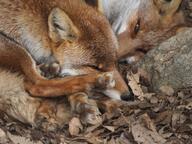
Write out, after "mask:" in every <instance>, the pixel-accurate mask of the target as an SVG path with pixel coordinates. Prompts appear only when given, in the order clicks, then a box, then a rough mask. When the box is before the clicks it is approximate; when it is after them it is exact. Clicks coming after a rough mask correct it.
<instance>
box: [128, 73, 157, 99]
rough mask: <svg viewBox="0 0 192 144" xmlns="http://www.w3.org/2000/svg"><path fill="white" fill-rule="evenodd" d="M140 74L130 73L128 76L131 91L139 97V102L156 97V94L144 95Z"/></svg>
mask: <svg viewBox="0 0 192 144" xmlns="http://www.w3.org/2000/svg"><path fill="white" fill-rule="evenodd" d="M139 78H140V74H139V73H136V74H133V73H130V74H128V75H127V79H128V81H129V82H128V85H129V86H130V88H131V90H132V91H133V94H134V95H135V96H137V97H138V99H139V100H141V101H143V100H144V98H150V97H152V96H153V95H154V93H144V92H143V89H142V86H141V85H140V81H139Z"/></svg>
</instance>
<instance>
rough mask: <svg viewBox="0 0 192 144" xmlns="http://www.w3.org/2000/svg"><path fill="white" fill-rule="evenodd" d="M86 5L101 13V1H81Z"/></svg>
mask: <svg viewBox="0 0 192 144" xmlns="http://www.w3.org/2000/svg"><path fill="white" fill-rule="evenodd" d="M83 1H84V2H85V3H86V4H88V5H90V6H92V7H94V8H96V9H97V10H98V11H100V12H102V13H103V3H102V0H83Z"/></svg>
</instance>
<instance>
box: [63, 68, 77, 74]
mask: <svg viewBox="0 0 192 144" xmlns="http://www.w3.org/2000/svg"><path fill="white" fill-rule="evenodd" d="M61 75H64V76H65V75H70V76H76V75H79V73H78V72H77V71H76V70H75V69H65V68H63V69H62V71H61Z"/></svg>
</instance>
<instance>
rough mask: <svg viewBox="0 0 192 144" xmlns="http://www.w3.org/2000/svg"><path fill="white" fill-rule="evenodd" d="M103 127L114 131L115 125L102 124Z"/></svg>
mask: <svg viewBox="0 0 192 144" xmlns="http://www.w3.org/2000/svg"><path fill="white" fill-rule="evenodd" d="M103 127H104V128H106V129H108V130H109V131H111V132H114V131H115V127H114V126H103Z"/></svg>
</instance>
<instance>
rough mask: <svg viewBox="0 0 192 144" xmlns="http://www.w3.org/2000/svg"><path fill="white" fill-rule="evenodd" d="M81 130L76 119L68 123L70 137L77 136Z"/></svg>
mask: <svg viewBox="0 0 192 144" xmlns="http://www.w3.org/2000/svg"><path fill="white" fill-rule="evenodd" d="M82 129H83V126H82V124H81V122H80V120H79V119H78V118H76V117H74V118H72V119H71V121H70V122H69V133H70V134H71V135H72V136H77V135H78V134H79V133H80V131H81V130H82Z"/></svg>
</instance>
